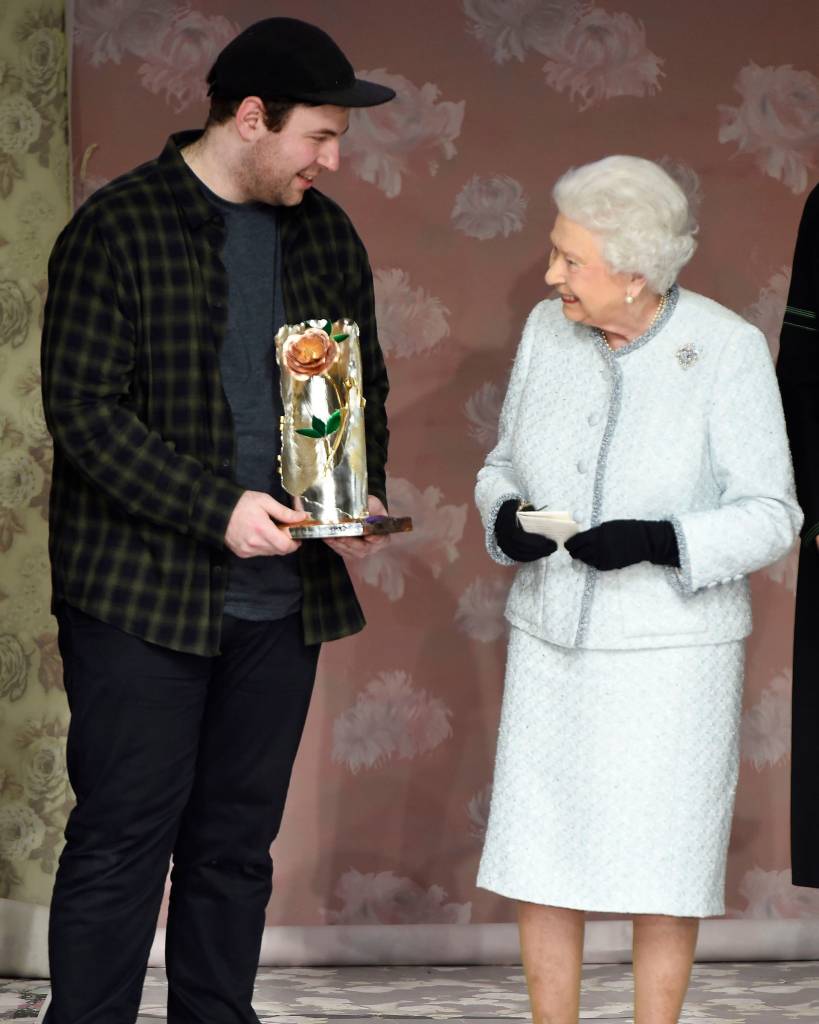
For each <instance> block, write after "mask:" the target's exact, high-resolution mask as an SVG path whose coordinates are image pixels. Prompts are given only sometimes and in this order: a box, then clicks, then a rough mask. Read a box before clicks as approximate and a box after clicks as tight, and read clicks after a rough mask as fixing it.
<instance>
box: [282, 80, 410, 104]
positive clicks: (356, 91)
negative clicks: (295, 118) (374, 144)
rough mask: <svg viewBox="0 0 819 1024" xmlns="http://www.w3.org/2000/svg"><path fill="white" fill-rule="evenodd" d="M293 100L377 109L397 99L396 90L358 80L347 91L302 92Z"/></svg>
mask: <svg viewBox="0 0 819 1024" xmlns="http://www.w3.org/2000/svg"><path fill="white" fill-rule="evenodd" d="M293 99H296V100H305V101H306V102H307V103H322V104H324V103H326V104H328V105H329V106H333V107H377V106H380V104H382V103H389V101H390V100H392V99H395V90H394V89H390V88H388V87H387V86H386V85H379V84H378V83H377V82H365V81H363V79H361V78H357V79H356V80H355V82H354V83H353V84H352V85H351V86H349V87H348V88H346V89H327V90H323V91H322V92H312V93H310V92H300V93H299V94H298V95H294V96H293Z"/></svg>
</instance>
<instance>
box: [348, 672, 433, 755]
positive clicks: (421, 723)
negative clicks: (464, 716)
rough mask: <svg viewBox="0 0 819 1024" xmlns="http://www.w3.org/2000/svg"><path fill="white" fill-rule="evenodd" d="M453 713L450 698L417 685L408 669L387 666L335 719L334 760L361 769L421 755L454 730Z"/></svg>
mask: <svg viewBox="0 0 819 1024" xmlns="http://www.w3.org/2000/svg"><path fill="white" fill-rule="evenodd" d="M451 717H452V712H451V711H450V709H449V708H448V707H447V706H446V704H444V702H443V701H442V700H440V698H438V697H430V696H429V694H428V693H427V692H426V690H417V689H415V687H414V686H413V685H412V677H411V676H410V675H408V674H407V673H406V672H400V671H395V672H382V673H381V674H380V675H378V676H377V677H376V678H375V679H373V680H372V681H371V682H370V683H368V684H367V686H366V688H365V689H364V690H362V691H361V692H360V693H359V694H358V697H357V698H356V702H355V704H354V705H353V706H352V707H351V708H348V709H347V710H346V711H345V712H343V713H342V714H340V715H339V716H338V718H336V720H335V722H334V723H333V754H332V757H333V760H334V761H335V762H336V763H338V764H346V765H347V767H348V768H349V769H350V771H352V772H357V771H358V770H359V769H360V768H373V767H376V766H379V765H382V764H384V762H385V761H388V760H389V759H390V758H392V757H397V758H399V759H401V760H407V759H411V758H414V757H418V756H419V755H420V754H426V753H428V752H429V751H430V750H434V749H435V748H436V747H438V746H440V745H441V743H443V742H444V740H446V739H448V738H449V737H450V736H451V735H452V726H451V725H450V724H449V720H450V718H451Z"/></svg>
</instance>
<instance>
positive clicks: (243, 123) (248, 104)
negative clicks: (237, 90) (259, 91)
mask: <svg viewBox="0 0 819 1024" xmlns="http://www.w3.org/2000/svg"><path fill="white" fill-rule="evenodd" d="M234 123H235V124H236V130H237V131H238V132H239V135H240V136H241V138H242V139H244V140H245V141H246V142H253V141H254V139H256V138H258V136H259V135H260V134H261V133H262V132H263V131H264V130H265V128H267V125H266V124H265V119H264V104H263V103H262V101H261V100H260V99H259V97H258V96H245V98H244V99H243V100H242V102H241V103H240V104H239V106H238V108H237V109H236V113H235V114H234Z"/></svg>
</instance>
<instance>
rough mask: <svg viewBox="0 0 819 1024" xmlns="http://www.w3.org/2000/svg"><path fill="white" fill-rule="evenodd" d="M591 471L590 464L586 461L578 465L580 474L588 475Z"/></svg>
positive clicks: (581, 461)
mask: <svg viewBox="0 0 819 1024" xmlns="http://www.w3.org/2000/svg"><path fill="white" fill-rule="evenodd" d="M588 471H589V464H588V462H586V460H585V459H581V460H580V461H579V462H578V464H577V472H578V473H587V472H588Z"/></svg>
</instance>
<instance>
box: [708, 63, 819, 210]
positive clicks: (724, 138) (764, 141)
mask: <svg viewBox="0 0 819 1024" xmlns="http://www.w3.org/2000/svg"><path fill="white" fill-rule="evenodd" d="M734 88H735V90H736V91H737V92H738V93H739V94H740V96H741V97H742V103H741V104H740V105H739V106H738V107H730V106H726V105H721V106H720V107H719V112H720V115H721V118H722V126H721V127H720V130H719V141H720V142H735V143H736V144H737V147H738V150H739V152H740V153H749V154H752V155H753V156H754V158H755V160H756V165H757V167H758V168H759V169H760V170H761V171H762V173H763V174H767V175H768V176H769V177H771V178H775V179H776V180H777V181H781V182H782V183H783V184H784V185H787V187H788V188H789V189H790V190H791V191H792V192H794V193H799V192H804V191H805V189H806V188H807V186H808V171H809V170H810V169H811V168H813V167H815V165H816V163H817V161H819V78H817V77H816V75H813V74H811V72H810V71H797V70H796V69H795V68H794V67H792V66H791V65H790V64H783V65H780V66H779V67H766V68H761V67H759V66H758V65H756V64H754V62H753V61H751V63H750V64H746V66H745V67H744V68H742V69H741V71H740V72H739V74H738V75H737V78H736V82H735V83H734Z"/></svg>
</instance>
